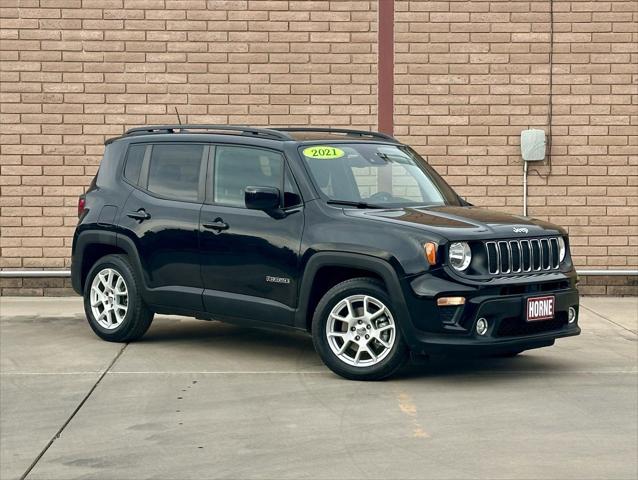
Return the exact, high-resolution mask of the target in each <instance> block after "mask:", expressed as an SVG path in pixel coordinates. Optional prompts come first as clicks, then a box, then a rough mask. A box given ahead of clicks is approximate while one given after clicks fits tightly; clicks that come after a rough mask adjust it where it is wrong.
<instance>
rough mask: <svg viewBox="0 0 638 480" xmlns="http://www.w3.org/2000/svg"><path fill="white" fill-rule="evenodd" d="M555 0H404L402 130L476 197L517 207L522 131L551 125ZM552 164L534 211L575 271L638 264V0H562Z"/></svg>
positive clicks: (537, 188)
mask: <svg viewBox="0 0 638 480" xmlns="http://www.w3.org/2000/svg"><path fill="white" fill-rule="evenodd" d="M550 5H551V3H550V2H549V1H548V0H543V1H537V2H530V1H527V0H526V1H493V0H492V1H470V2H461V1H442V2H436V1H433V2H429V1H428V2H415V1H412V2H408V1H398V2H397V4H396V9H397V14H396V22H397V23H396V27H395V29H396V34H395V35H396V47H395V50H396V64H397V65H396V68H395V83H396V87H395V92H396V109H395V122H396V124H397V127H396V133H397V135H398V136H399V137H400V138H401V139H402V140H405V141H407V142H409V143H411V144H412V145H414V146H416V147H417V148H418V150H419V151H421V152H422V153H424V154H426V155H427V156H428V158H429V161H430V162H431V163H432V164H433V165H435V166H436V168H437V169H438V170H439V171H440V172H441V173H442V174H444V175H445V177H446V179H447V180H448V181H449V182H450V183H451V184H452V185H453V186H454V187H455V189H456V190H457V191H458V192H459V193H460V194H461V195H464V196H466V197H467V198H468V199H469V201H470V202H472V203H475V204H476V205H481V206H488V207H492V208H496V209H500V210H504V211H508V212H511V213H521V212H522V203H523V198H522V165H521V164H522V162H521V157H520V148H519V144H520V142H519V138H520V132H521V130H522V129H526V128H528V127H538V128H542V129H544V130H546V131H547V129H548V124H549V121H548V113H549V99H550V63H549V61H550V50H551V41H550V40H551V39H550V31H551V22H550ZM553 9H554V35H553V37H554V48H553V108H552V127H551V128H552V147H551V168H550V167H549V166H548V165H547V164H546V163H545V164H543V165H542V166H538V167H536V166H534V167H531V169H530V170H531V172H530V174H529V190H528V192H529V206H530V207H529V210H528V212H529V214H530V215H532V216H534V217H537V218H542V219H545V220H549V221H550V222H554V223H557V224H559V225H563V226H565V227H567V228H568V229H569V233H570V238H571V245H572V253H573V255H574V260H575V263H576V265H577V266H578V267H581V268H583V267H589V268H591V269H599V268H607V267H609V268H632V267H633V268H636V266H637V265H638V215H637V213H638V207H637V205H638V182H637V180H638V33H637V32H638V26H637V21H638V2H636V1H634V0H630V1H613V2H605V1H595V2H584V1H559V0H554V2H553Z"/></svg>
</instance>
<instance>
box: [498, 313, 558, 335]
mask: <svg viewBox="0 0 638 480" xmlns="http://www.w3.org/2000/svg"><path fill="white" fill-rule="evenodd" d="M565 325H567V314H566V313H565V312H559V313H558V314H557V315H556V318H554V319H553V320H539V321H536V322H527V321H525V319H524V318H520V317H510V318H504V319H503V320H501V323H500V325H499V326H498V330H497V331H496V336H497V337H518V336H522V335H534V334H538V333H545V332H551V331H554V330H561V329H562V328H563V327H564V326H565Z"/></svg>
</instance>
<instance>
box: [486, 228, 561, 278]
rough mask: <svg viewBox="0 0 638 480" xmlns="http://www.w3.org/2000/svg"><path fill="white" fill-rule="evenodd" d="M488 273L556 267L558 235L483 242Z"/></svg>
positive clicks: (508, 273)
mask: <svg viewBox="0 0 638 480" xmlns="http://www.w3.org/2000/svg"><path fill="white" fill-rule="evenodd" d="M483 247H484V248H485V254H486V260H487V265H486V266H487V272H488V274H489V275H510V274H512V275H513V274H521V273H544V272H551V271H557V270H558V269H559V268H560V258H559V244H558V237H540V238H524V239H511V240H489V241H485V242H483Z"/></svg>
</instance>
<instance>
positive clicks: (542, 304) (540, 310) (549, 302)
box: [525, 295, 556, 322]
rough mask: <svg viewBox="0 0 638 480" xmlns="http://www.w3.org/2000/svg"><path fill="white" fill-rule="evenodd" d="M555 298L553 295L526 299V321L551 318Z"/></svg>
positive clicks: (552, 316)
mask: <svg viewBox="0 0 638 480" xmlns="http://www.w3.org/2000/svg"><path fill="white" fill-rule="evenodd" d="M555 305H556V298H555V297H554V296H553V295H548V296H545V297H533V298H528V299H527V308H526V309H525V311H526V318H527V321H528V322H537V321H539V320H552V319H553V318H554V307H555Z"/></svg>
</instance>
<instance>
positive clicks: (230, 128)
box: [124, 124, 293, 140]
mask: <svg viewBox="0 0 638 480" xmlns="http://www.w3.org/2000/svg"><path fill="white" fill-rule="evenodd" d="M193 130H207V131H210V132H211V133H214V132H220V133H223V132H237V133H238V134H239V135H249V136H255V137H267V138H275V139H277V140H293V138H292V137H291V136H290V135H288V134H287V133H285V132H281V131H277V130H273V129H270V128H257V127H248V126H244V125H190V124H189V125H179V124H175V125H148V126H146V127H136V128H130V129H128V130H127V131H126V133H125V134H124V135H144V134H149V133H177V132H182V133H187V132H190V131H193ZM205 133H208V132H205Z"/></svg>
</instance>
